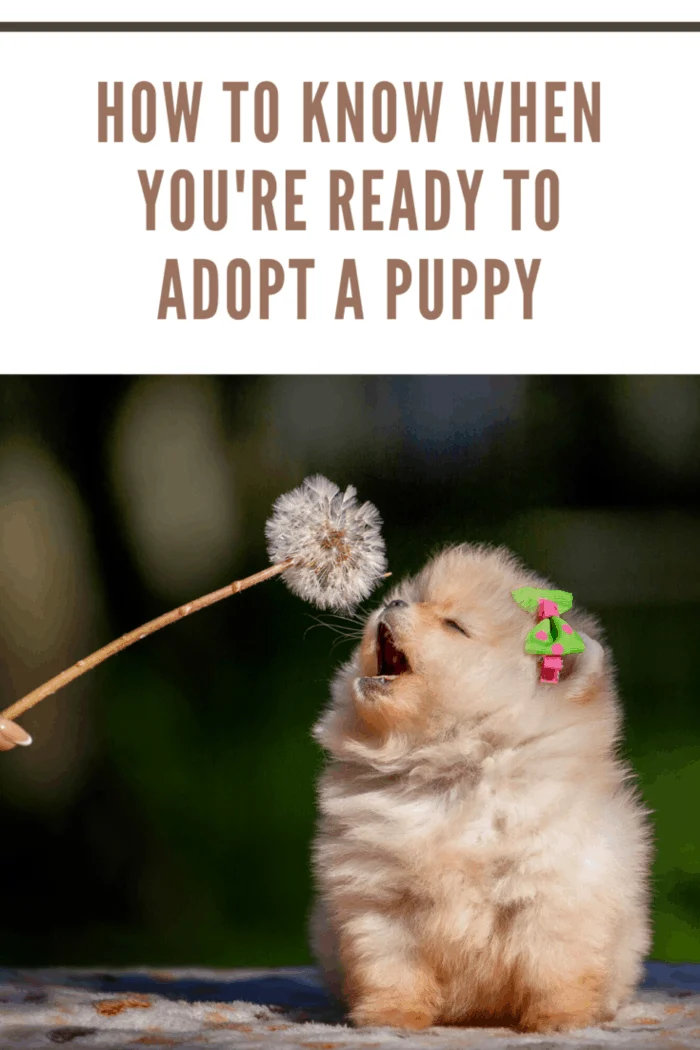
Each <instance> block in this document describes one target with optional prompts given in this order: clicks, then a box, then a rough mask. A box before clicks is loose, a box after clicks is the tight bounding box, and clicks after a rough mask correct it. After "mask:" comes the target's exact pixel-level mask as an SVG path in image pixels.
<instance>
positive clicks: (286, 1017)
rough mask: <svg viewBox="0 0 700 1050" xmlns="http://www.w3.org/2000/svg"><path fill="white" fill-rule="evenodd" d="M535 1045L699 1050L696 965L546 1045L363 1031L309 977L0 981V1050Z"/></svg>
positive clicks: (135, 973)
mask: <svg viewBox="0 0 700 1050" xmlns="http://www.w3.org/2000/svg"><path fill="white" fill-rule="evenodd" d="M528 1043H529V1044H533V1046H537V1047H538V1048H540V1050H555V1048H556V1047H559V1046H568V1045H574V1046H578V1047H580V1048H581V1050H584V1048H585V1050H594V1048H601V1050H605V1048H611V1050H612V1047H615V1048H629V1050H632V1048H633V1047H634V1048H635V1050H636V1048H641V1047H645V1046H651V1045H654V1046H656V1047H663V1048H665V1050H680V1048H684V1047H697V1048H700V964H694V965H684V966H680V965H674V964H670V963H655V962H651V963H649V964H648V966H647V978H646V981H645V983H644V986H643V988H642V989H641V990H640V992H639V994H638V996H637V998H636V1000H635V1002H634V1003H632V1004H631V1005H630V1006H627V1007H625V1008H624V1009H623V1010H622V1011H621V1012H620V1014H619V1015H618V1017H616V1018H615V1020H614V1021H611V1022H610V1023H609V1024H605V1025H603V1026H602V1027H600V1028H587V1029H584V1030H582V1031H580V1032H577V1033H575V1034H569V1035H558V1036H548V1037H544V1036H522V1035H518V1034H517V1033H515V1032H513V1031H510V1030H509V1029H504V1028H494V1029H475V1028H471V1029H470V1028H463V1029H458V1028H431V1029H428V1030H427V1031H425V1032H421V1033H419V1034H410V1033H406V1032H400V1031H397V1030H393V1029H389V1028H372V1029H362V1030H356V1029H353V1028H351V1027H349V1026H348V1025H347V1024H345V1022H344V1020H343V1018H342V1017H339V1016H337V1015H336V1014H335V1013H334V1010H333V1008H332V1007H331V1006H330V1004H329V1003H328V1000H327V999H326V996H325V994H324V992H323V990H322V988H321V985H320V983H319V981H318V978H317V976H316V974H315V972H314V971H313V970H311V969H284V970H272V971H261V970H174V971H156V970H131V971H129V972H124V971H114V972H109V973H96V972H94V971H89V972H88V971H77V970H21V971H20V970H2V971H0V1050H15V1048H17V1050H20V1048H21V1050H39V1048H43V1050H47V1048H50V1047H55V1046H56V1045H62V1044H66V1045H68V1046H70V1050H84V1048H89V1047H99V1048H104V1050H143V1048H144V1047H180V1048H186V1047H191V1048H192V1050H201V1048H203V1047H236V1048H239V1047H240V1048H245V1047H256V1048H259V1047H273V1048H281V1047H287V1048H289V1050H293V1048H297V1047H303V1048H305V1050H352V1048H353V1047H358V1048H367V1050H370V1048H371V1050H385V1048H386V1050H389V1048H394V1050H413V1048H418V1047H420V1048H424V1047H426V1048H434V1050H438V1048H440V1050H442V1048H445V1050H449V1048H457V1047H460V1048H462V1047H469V1048H470V1050H477V1048H478V1050H480V1048H487V1047H488V1048H489V1050H506V1048H508V1050H511V1048H515V1047H517V1046H523V1045H526V1044H528Z"/></svg>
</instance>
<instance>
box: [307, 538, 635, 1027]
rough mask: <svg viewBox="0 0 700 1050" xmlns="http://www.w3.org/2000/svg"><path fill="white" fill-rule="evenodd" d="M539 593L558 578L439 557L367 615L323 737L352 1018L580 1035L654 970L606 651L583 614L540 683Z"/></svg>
mask: <svg viewBox="0 0 700 1050" xmlns="http://www.w3.org/2000/svg"><path fill="white" fill-rule="evenodd" d="M528 584H529V585H534V586H538V587H543V586H544V587H548V586H551V585H550V584H548V583H547V581H545V580H541V579H539V578H537V577H535V576H534V575H533V574H532V573H530V572H528V571H527V570H525V569H524V568H523V567H522V566H521V565H520V564H518V563H517V562H516V561H515V560H514V558H513V557H512V556H511V555H510V554H508V552H507V551H504V550H491V549H485V548H478V547H470V546H463V547H457V548H452V549H450V550H448V551H446V552H444V553H442V554H441V555H439V556H438V557H436V558H435V559H433V560H432V561H431V562H430V563H429V564H428V565H427V566H426V568H425V569H424V570H423V571H422V572H421V573H420V575H418V576H417V577H416V578H414V579H412V580H409V581H407V582H405V583H404V584H402V585H401V586H400V587H399V588H398V589H397V590H396V591H395V592H394V594H392V595H391V598H390V599H389V601H388V602H387V604H386V605H385V606H383V607H382V608H380V609H378V610H376V611H375V612H374V613H372V615H371V616H370V617H369V619H368V622H367V625H366V629H365V632H364V638H363V641H362V643H361V645H360V646H359V648H358V650H357V651H356V653H355V654H354V656H353V658H352V659H351V661H350V662H349V663H348V664H347V665H346V666H345V667H343V668H342V670H341V671H340V672H339V673H338V675H337V676H336V678H335V681H334V683H333V688H332V700H331V703H330V706H329V708H328V710H327V711H326V713H325V714H324V716H323V717H322V718H321V720H320V722H319V723H318V725H317V726H316V727H315V730H314V733H315V736H316V738H317V740H318V741H319V742H320V743H321V745H322V746H323V748H324V749H325V750H326V751H327V752H328V754H329V756H330V760H329V763H328V765H327V767H326V770H325V772H324V773H323V775H322V777H321V780H320V785H319V808H320V821H319V827H318V833H317V837H316V841H315V848H314V865H315V874H316V879H317V886H318V902H317V906H316V909H315V912H314V916H313V919H312V939H313V944H314V949H315V952H316V955H317V957H318V959H319V962H320V963H321V966H322V969H323V971H324V974H325V976H326V979H327V982H328V984H329V986H330V987H331V989H332V990H333V991H334V992H335V993H336V994H337V995H338V996H339V997H340V998H341V999H343V1000H344V1001H345V1003H346V1004H347V1007H348V1009H349V1012H350V1016H351V1018H352V1019H353V1021H354V1022H355V1023H356V1024H359V1025H384V1024H385V1025H397V1026H401V1027H408V1028H422V1027H425V1026H428V1025H432V1024H466V1025H468V1024H506V1025H512V1026H516V1027H519V1028H521V1029H523V1030H530V1031H549V1030H556V1029H568V1028H576V1027H583V1026H585V1025H589V1024H594V1023H596V1022H599V1021H602V1020H606V1019H609V1018H611V1017H612V1016H614V1014H615V1012H616V1010H617V1008H618V1006H619V1005H620V1003H621V1002H622V1001H624V1000H625V999H626V998H627V997H629V995H630V993H631V992H632V990H633V988H634V986H635V984H636V983H637V981H638V979H639V977H640V973H641V964H642V960H643V958H644V955H645V953H646V951H647V949H648V947H649V925H648V902H647V877H648V868H649V854H650V847H649V836H648V830H647V823H646V816H645V812H644V809H643V807H642V806H641V804H640V802H639V801H638V799H637V796H636V793H635V789H634V787H633V786H630V784H629V781H630V771H629V770H628V768H627V767H626V766H625V765H624V764H623V763H622V762H621V761H620V760H619V759H618V758H617V756H616V743H617V740H618V734H619V730H620V722H621V717H620V708H619V705H618V700H617V697H616V693H615V684H614V677H613V670H612V667H611V665H610V660H609V655H608V653H607V651H606V649H605V648H604V646H603V644H602V643H601V641H600V639H599V630H598V628H597V626H596V624H595V623H594V622H593V621H592V620H591V619H590V618H588V617H587V616H585V615H584V614H582V613H580V612H577V611H576V608H575V607H574V610H572V611H571V612H570V613H567V614H566V619H567V621H569V622H570V623H571V625H572V626H573V627H574V628H575V629H576V630H577V631H579V633H580V634H581V635H582V637H583V638H584V641H585V644H586V649H585V652H584V653H583V654H581V655H580V656H568V657H566V658H565V668H564V671H563V672H562V678H561V681H560V682H559V684H557V685H549V684H541V683H540V681H539V661H538V660H537V659H536V658H535V657H533V656H528V655H527V654H526V653H525V651H524V643H525V636H526V634H527V632H528V630H529V629H530V627H532V626H533V624H534V617H533V616H532V615H530V614H528V613H526V612H524V611H523V610H522V609H521V608H520V607H519V606H518V605H517V604H516V603H515V601H514V600H513V598H512V597H511V591H513V590H514V589H515V588H517V587H522V586H524V585H528ZM392 600H394V604H391V601H392ZM382 625H383V626H382ZM463 631H465V632H467V633H466V634H465V633H463ZM392 660H393V666H390V664H389V663H388V661H392ZM387 669H391V670H395V671H399V672H401V673H399V674H398V675H397V676H394V677H382V676H381V672H382V671H385V672H386V670H387Z"/></svg>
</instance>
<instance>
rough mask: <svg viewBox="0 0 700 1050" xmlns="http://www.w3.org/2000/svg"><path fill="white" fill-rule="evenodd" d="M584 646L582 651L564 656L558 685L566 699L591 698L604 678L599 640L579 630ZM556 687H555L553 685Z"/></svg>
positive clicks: (602, 656)
mask: <svg viewBox="0 0 700 1050" xmlns="http://www.w3.org/2000/svg"><path fill="white" fill-rule="evenodd" d="M579 634H580V635H581V638H582V639H583V642H584V645H585V646H586V648H585V649H584V651H583V652H582V653H577V654H576V655H574V656H565V657H564V669H563V671H562V673H561V678H560V683H559V684H560V687H561V689H562V692H563V693H564V694H565V698H566V700H571V701H578V702H582V701H584V702H585V701H586V700H588V699H593V697H594V696H595V694H596V693H597V692H598V691H599V690H600V688H601V687H602V685H603V683H604V680H605V671H606V667H605V665H606V662H607V660H606V653H605V649H604V648H603V646H602V645H601V644H600V642H598V641H596V639H595V638H591V637H589V635H587V634H584V633H583V631H579ZM555 688H556V687H555Z"/></svg>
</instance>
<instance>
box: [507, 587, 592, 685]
mask: <svg viewBox="0 0 700 1050" xmlns="http://www.w3.org/2000/svg"><path fill="white" fill-rule="evenodd" d="M512 594H513V598H514V599H515V601H516V602H517V603H518V605H519V606H520V608H521V609H525V611H526V612H530V613H535V614H536V616H537V623H536V625H535V626H534V627H533V628H532V630H531V631H529V632H528V636H527V638H526V639H525V652H526V653H530V654H531V655H533V656H541V657H543V659H542V671H541V674H540V681H541V682H549V683H550V684H552V685H554V684H556V683H557V682H558V681H559V672H560V671H561V670H562V668H563V666H564V660H563V657H564V656H569V655H570V654H572V653H582V652H583V650H584V649H585V648H586V646H585V645H584V643H583V639H582V638H581V636H580V634H577V633H576V631H575V630H574V629H573V627H571V626H570V625H569V624H568V623H567V622H566V620H562V618H561V616H560V613H565V612H568V611H569V609H570V608H571V606H572V605H573V604H574V596H573V594H570V593H569V592H568V591H545V590H542V589H541V588H539V587H520V588H519V589H518V590H517V591H513V592H512Z"/></svg>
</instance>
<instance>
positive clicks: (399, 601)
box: [385, 598, 408, 609]
mask: <svg viewBox="0 0 700 1050" xmlns="http://www.w3.org/2000/svg"><path fill="white" fill-rule="evenodd" d="M407 605H408V602H405V601H404V600H403V598H394V600H393V602H387V604H386V606H385V608H386V609H401V608H402V607H403V608H405V607H406V606H407Z"/></svg>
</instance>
